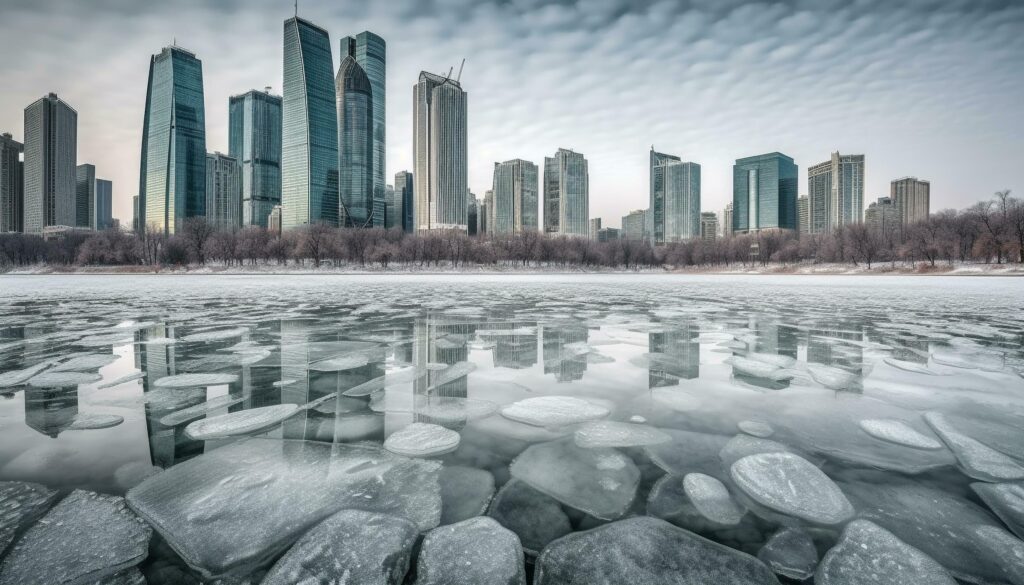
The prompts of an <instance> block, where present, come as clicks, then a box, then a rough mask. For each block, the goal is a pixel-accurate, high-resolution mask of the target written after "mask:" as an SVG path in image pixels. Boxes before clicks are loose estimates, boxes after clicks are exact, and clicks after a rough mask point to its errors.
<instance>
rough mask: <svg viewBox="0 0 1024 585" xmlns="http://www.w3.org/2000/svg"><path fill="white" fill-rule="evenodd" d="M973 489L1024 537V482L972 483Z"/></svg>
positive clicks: (1016, 532) (1018, 534) (1008, 524)
mask: <svg viewBox="0 0 1024 585" xmlns="http://www.w3.org/2000/svg"><path fill="white" fill-rule="evenodd" d="M971 489H973V490H974V493H976V494H978V496H979V497H980V498H981V499H982V501H983V502H985V504H987V505H988V507H989V508H990V509H991V510H992V511H993V512H995V513H996V516H999V518H1001V519H1002V521H1003V522H1004V523H1005V524H1006V526H1007V527H1008V528H1009V529H1010V530H1012V531H1013V532H1014V534H1016V535H1017V536H1018V537H1021V538H1024V483H1021V482H1016V483H982V482H978V483H972V484H971Z"/></svg>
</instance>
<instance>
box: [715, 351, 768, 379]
mask: <svg viewBox="0 0 1024 585" xmlns="http://www.w3.org/2000/svg"><path fill="white" fill-rule="evenodd" d="M727 362H728V363H730V364H732V367H733V370H735V371H736V372H739V373H740V374H746V375H747V376H753V377H755V378H771V377H772V374H774V373H775V372H776V371H777V370H779V366H777V365H775V364H769V363H766V362H763V361H758V360H752V359H749V358H745V357H740V356H734V357H732V358H730V359H729V360H727Z"/></svg>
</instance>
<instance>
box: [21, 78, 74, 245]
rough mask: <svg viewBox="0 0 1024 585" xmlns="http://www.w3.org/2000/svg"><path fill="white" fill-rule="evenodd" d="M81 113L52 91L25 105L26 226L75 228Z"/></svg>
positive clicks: (32, 229)
mask: <svg viewBox="0 0 1024 585" xmlns="http://www.w3.org/2000/svg"><path fill="white" fill-rule="evenodd" d="M77 157H78V112H76V111H75V110H74V109H72V108H71V106H69V105H68V104H67V103H66V102H64V101H63V100H61V99H60V98H58V97H57V94H55V93H51V94H49V95H47V96H46V97H43V98H40V99H38V100H36V101H35V102H33V103H32V104H31V105H30V106H28V107H27V108H25V164H24V165H23V166H22V170H23V179H24V208H23V209H24V216H23V218H24V219H23V227H24V230H25V231H26V232H28V233H36V234H38V233H41V232H42V231H43V228H45V227H50V226H65V227H74V225H75V221H76V217H75V214H76V207H75V202H76V201H75V187H76V181H75V172H76V171H75V165H76V163H77Z"/></svg>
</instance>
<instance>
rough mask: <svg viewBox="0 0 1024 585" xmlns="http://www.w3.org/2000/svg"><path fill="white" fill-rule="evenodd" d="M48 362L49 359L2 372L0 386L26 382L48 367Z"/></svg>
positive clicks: (5, 386) (11, 386)
mask: <svg viewBox="0 0 1024 585" xmlns="http://www.w3.org/2000/svg"><path fill="white" fill-rule="evenodd" d="M50 363H51V362H50V361H44V362H41V363H38V364H36V365H34V366H29V367H27V368H23V369H21V370H12V371H10V372H4V373H2V374H0V388H13V387H14V386H20V385H22V384H24V383H25V382H27V381H28V380H29V378H32V377H33V376H35V375H36V374H38V373H39V372H41V371H43V370H45V369H46V368H47V367H49V365H50Z"/></svg>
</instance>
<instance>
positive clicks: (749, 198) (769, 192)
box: [732, 152, 798, 233]
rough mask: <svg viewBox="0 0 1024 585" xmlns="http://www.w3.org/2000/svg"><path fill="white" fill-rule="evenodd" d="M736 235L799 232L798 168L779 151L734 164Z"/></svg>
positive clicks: (733, 224)
mask: <svg viewBox="0 0 1024 585" xmlns="http://www.w3.org/2000/svg"><path fill="white" fill-rule="evenodd" d="M732 169H733V181H732V227H733V233H754V232H758V231H760V230H765V229H788V230H795V229H797V225H796V222H797V216H796V191H797V176H798V169H797V166H796V163H794V162H793V159H792V158H790V157H788V156H786V155H784V154H782V153H778V152H772V153H769V154H762V155H757V156H751V157H747V158H741V159H737V160H736V164H734V165H733V167H732Z"/></svg>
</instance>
